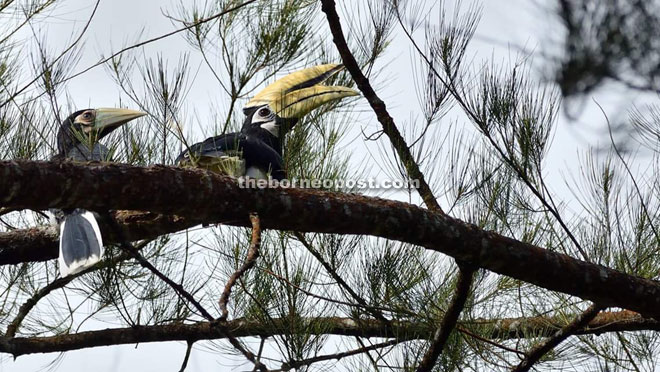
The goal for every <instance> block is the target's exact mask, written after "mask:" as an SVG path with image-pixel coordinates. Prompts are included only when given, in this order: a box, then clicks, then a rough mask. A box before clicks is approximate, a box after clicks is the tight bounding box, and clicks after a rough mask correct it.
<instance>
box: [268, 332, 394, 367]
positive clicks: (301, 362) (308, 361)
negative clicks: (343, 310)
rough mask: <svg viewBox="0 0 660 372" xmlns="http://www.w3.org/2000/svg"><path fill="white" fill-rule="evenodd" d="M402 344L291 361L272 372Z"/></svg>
mask: <svg viewBox="0 0 660 372" xmlns="http://www.w3.org/2000/svg"><path fill="white" fill-rule="evenodd" d="M401 342H403V341H400V340H396V339H394V340H389V341H385V342H381V343H379V344H373V345H370V346H366V347H361V348H358V349H354V350H349V351H344V352H341V353H336V354H328V355H319V356H316V357H313V358H308V359H303V360H298V361H290V362H286V363H283V364H282V368H280V369H274V370H272V372H286V371H290V370H292V369H294V368H295V369H297V368H300V367H304V366H308V365H311V364H314V363H318V362H323V361H326V360H332V359H335V360H337V361H339V360H340V359H342V358H345V357H348V356H352V355H357V354H362V353H368V352H370V351H372V350H378V349H382V348H385V347H388V346H394V345H396V344H399V343H401Z"/></svg>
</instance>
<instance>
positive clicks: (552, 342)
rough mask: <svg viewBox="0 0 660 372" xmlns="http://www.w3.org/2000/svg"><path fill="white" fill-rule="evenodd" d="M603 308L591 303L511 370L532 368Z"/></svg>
mask: <svg viewBox="0 0 660 372" xmlns="http://www.w3.org/2000/svg"><path fill="white" fill-rule="evenodd" d="M602 309H603V308H602V307H601V306H598V305H591V306H590V307H589V308H588V309H587V310H585V311H584V312H583V313H582V314H580V315H579V316H577V317H576V318H575V319H573V321H572V322H570V323H569V324H567V325H566V326H565V327H563V328H562V329H560V330H558V331H557V332H555V334H554V335H552V337H550V338H548V339H547V340H545V342H543V343H541V344H540V345H538V346H536V347H534V348H533V349H532V350H531V351H530V352H529V353H527V357H526V358H525V359H523V360H522V361H521V362H520V364H518V365H517V366H516V367H515V368H514V369H512V370H511V371H512V372H526V371H529V370H530V368H532V366H533V365H534V363H536V362H538V361H539V360H541V358H542V357H543V356H544V355H545V354H547V353H548V352H549V351H550V350H552V349H554V348H555V347H556V346H557V345H559V344H560V343H562V342H563V341H564V340H566V339H567V338H569V337H571V336H572V335H574V334H575V333H576V332H577V331H578V330H580V329H582V328H584V326H586V325H588V324H589V322H590V321H592V320H593V319H594V318H595V317H596V315H598V313H599V312H600V311H601V310H602Z"/></svg>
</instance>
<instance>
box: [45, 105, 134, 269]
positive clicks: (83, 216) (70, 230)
mask: <svg viewBox="0 0 660 372" xmlns="http://www.w3.org/2000/svg"><path fill="white" fill-rule="evenodd" d="M143 115H146V114H145V113H144V112H140V111H134V110H128V109H116V108H98V109H86V110H80V111H76V112H74V113H73V114H71V115H70V116H69V117H68V118H66V120H64V121H63V122H62V124H61V125H60V129H59V132H58V133H57V149H58V153H57V154H56V155H55V156H53V157H52V160H59V161H78V162H87V161H109V160H110V159H109V157H110V151H109V150H108V148H107V147H105V146H103V145H102V144H100V143H99V142H98V141H99V140H100V139H101V138H103V137H105V136H106V135H108V134H109V133H110V132H112V131H113V130H115V129H117V128H119V127H120V126H121V125H122V124H125V123H127V122H129V121H131V120H133V119H136V118H139V117H140V116H143ZM53 212H54V213H55V219H56V221H57V222H58V223H59V224H60V257H59V265H60V276H61V277H65V276H67V275H71V274H75V273H77V272H80V271H82V270H84V269H85V268H87V267H89V266H91V265H93V264H95V263H96V262H98V261H99V260H100V259H101V257H102V256H103V240H102V238H101V232H100V229H99V225H98V223H97V222H96V218H95V217H94V215H93V214H92V213H91V212H88V211H86V210H84V209H67V210H64V211H57V210H55V211H53Z"/></svg>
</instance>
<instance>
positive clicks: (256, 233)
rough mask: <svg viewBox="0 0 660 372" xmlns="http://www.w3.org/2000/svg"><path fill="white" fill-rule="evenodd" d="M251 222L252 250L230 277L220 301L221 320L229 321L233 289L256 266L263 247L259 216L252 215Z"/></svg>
mask: <svg viewBox="0 0 660 372" xmlns="http://www.w3.org/2000/svg"><path fill="white" fill-rule="evenodd" d="M250 221H251V222H252V241H251V242H250V249H249V250H248V254H247V257H246V258H245V262H244V263H243V265H241V267H239V268H238V270H236V271H235V272H234V273H233V274H232V275H231V276H230V277H229V280H228V281H227V284H226V285H225V290H224V291H222V296H221V297H220V301H218V303H219V305H220V310H221V311H222V315H221V316H220V320H227V317H228V316H229V312H228V311H227V303H228V302H229V296H230V295H231V288H232V287H233V286H234V284H236V281H237V280H238V279H240V277H241V276H242V275H243V274H244V273H245V272H246V271H248V270H250V269H251V268H252V266H254V264H255V262H256V261H257V258H258V257H259V246H260V245H261V226H260V224H259V216H257V215H256V214H254V213H252V214H250Z"/></svg>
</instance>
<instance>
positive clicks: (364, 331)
mask: <svg viewBox="0 0 660 372" xmlns="http://www.w3.org/2000/svg"><path fill="white" fill-rule="evenodd" d="M290 321H291V320H290V319H288V318H280V319H277V318H276V319H272V321H270V322H269V323H268V324H265V323H264V322H262V321H260V320H246V319H236V320H232V321H228V322H220V323H210V322H199V323H193V324H182V323H173V324H167V325H153V326H134V327H127V328H113V329H103V330H97V331H87V332H79V333H75V334H67V335H58V336H48V337H16V338H9V337H0V353H10V354H12V355H14V356H20V355H25V354H34V353H52V352H62V351H69V350H79V349H85V348H90V347H98V346H109V345H125V344H136V343H146V342H163V341H186V342H196V341H200V340H211V339H222V338H225V337H226V335H227V332H228V331H231V334H232V336H234V337H251V336H252V337H271V336H276V335H278V334H279V333H278V332H280V331H281V330H287V329H288V327H287V324H288V322H290ZM301 321H310V322H314V324H317V325H319V324H321V325H322V326H318V327H313V328H312V330H311V332H313V333H314V332H316V333H315V334H326V335H338V336H352V337H353V336H354V337H364V338H373V337H378V338H382V337H385V338H390V337H392V338H394V337H396V338H397V339H398V340H399V341H402V340H413V339H430V338H432V337H433V332H434V330H433V329H430V328H429V327H428V324H426V323H415V322H401V321H391V325H392V326H391V328H388V326H387V325H386V323H385V322H382V321H379V320H375V319H359V320H356V319H351V318H337V317H327V318H310V319H307V320H305V319H302V320H301ZM459 324H460V325H461V327H466V326H468V325H471V326H472V327H474V326H475V323H474V322H470V323H468V322H459ZM478 325H479V326H481V327H485V330H486V331H484V332H485V333H484V336H485V337H487V338H490V339H513V338H526V337H530V336H534V337H546V336H548V337H549V336H552V335H553V334H554V333H555V332H556V331H557V330H560V329H561V328H562V327H563V326H564V324H563V322H562V320H561V319H559V318H555V317H534V318H508V319H494V320H482V321H479V323H478ZM388 329H389V330H388ZM278 330H280V331H278ZM618 331H627V332H631V331H660V322H658V321H656V320H653V319H645V318H642V317H641V316H640V315H639V314H637V313H634V312H631V311H619V312H603V313H600V314H598V315H597V316H596V317H595V318H594V319H593V320H592V321H591V322H589V324H588V325H587V326H586V327H584V328H581V329H579V330H578V331H577V332H575V334H576V335H587V334H595V335H600V334H603V333H607V332H618Z"/></svg>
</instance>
